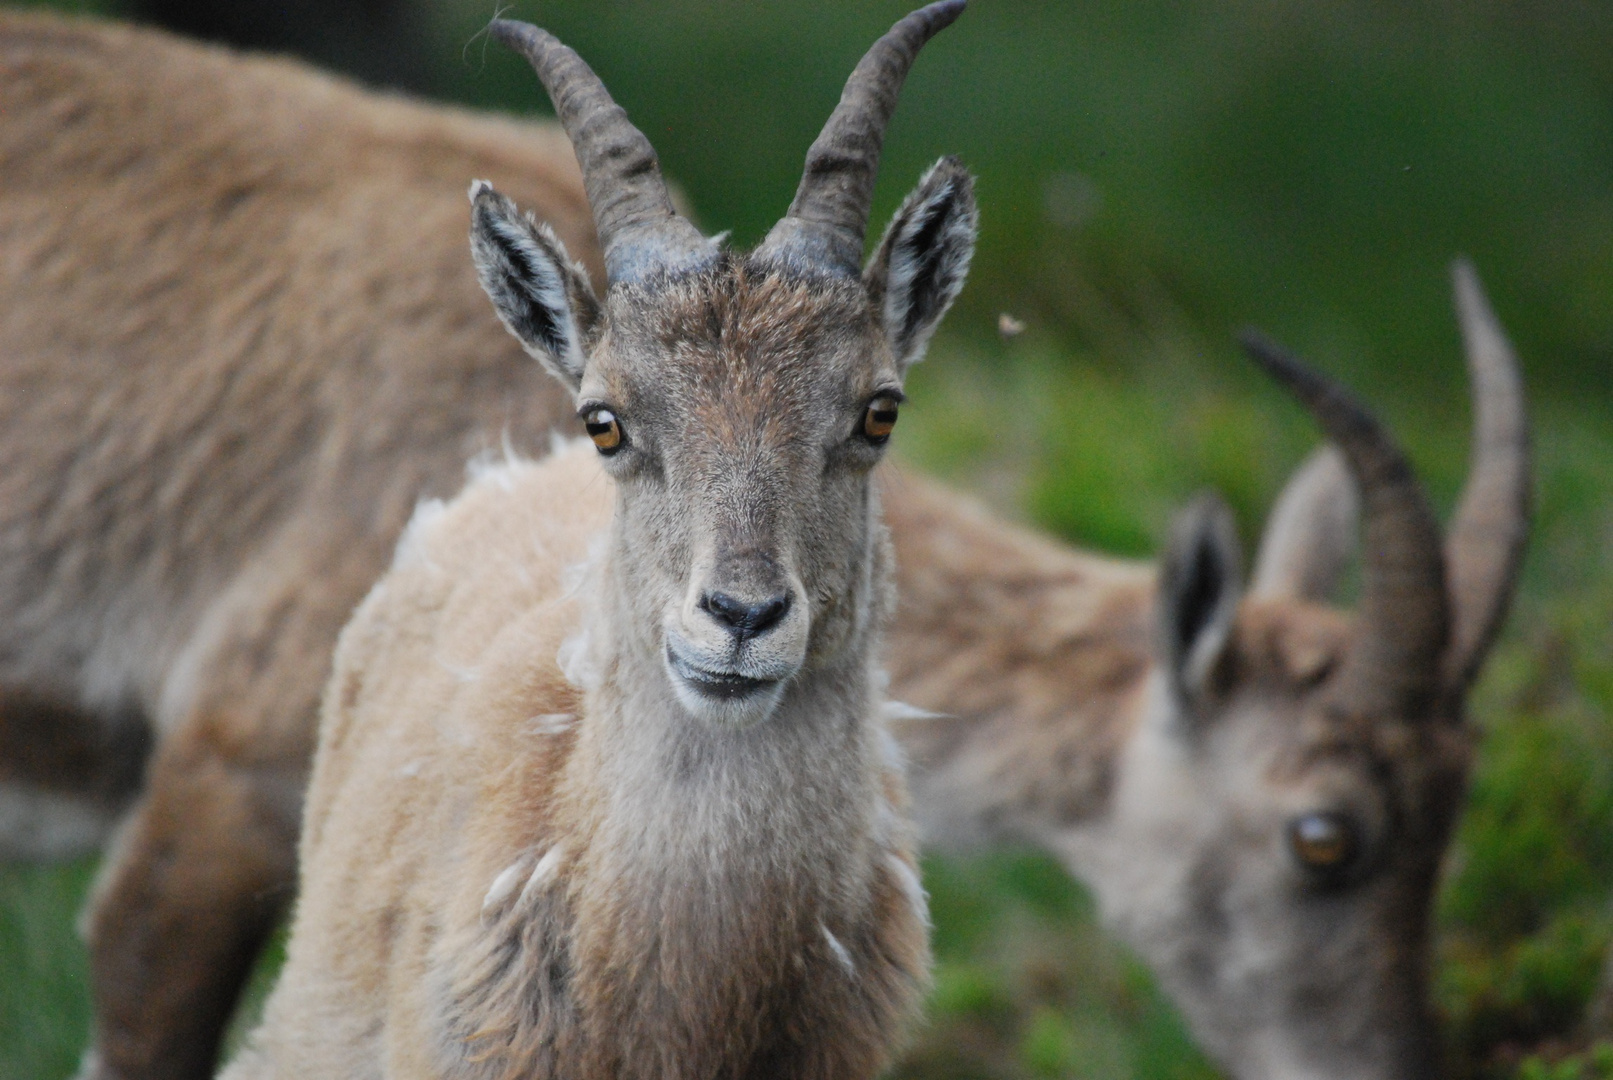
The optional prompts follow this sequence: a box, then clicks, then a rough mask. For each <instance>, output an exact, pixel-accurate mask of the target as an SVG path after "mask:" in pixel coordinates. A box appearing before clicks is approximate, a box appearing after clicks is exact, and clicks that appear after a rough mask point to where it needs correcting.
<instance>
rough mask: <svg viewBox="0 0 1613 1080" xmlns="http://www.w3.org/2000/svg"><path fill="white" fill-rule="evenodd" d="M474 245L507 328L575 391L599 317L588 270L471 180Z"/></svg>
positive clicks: (545, 230) (547, 233)
mask: <svg viewBox="0 0 1613 1080" xmlns="http://www.w3.org/2000/svg"><path fill="white" fill-rule="evenodd" d="M470 201H471V227H470V250H471V257H472V259H473V260H474V261H475V263H476V275H477V277H479V278H480V279H481V282H482V288H483V289H485V290H487V295H488V296H489V297H491V298H492V301H493V308H494V310H496V311H497V312H498V317H499V319H500V320H501V321H502V322H503V323H504V325H505V326H506V327H507V328H508V329H509V331H510V333H512V334H514V335H515V336H516V339H517V340H519V341H520V342H521V344H522V345H523V346H525V347H526V351H527V352H529V353H531V354H532V355H533V356H535V357H537V358H538V360H539V361H541V362H542V364H543V366H544V367H546V368H548V369H549V371H550V373H551V374H553V375H554V376H555V377H556V378H558V379H559V380H560V381H561V382H563V383H565V384H566V386H567V387H569V388H570V389H571V390H572V392H573V393H575V392H576V390H577V388H578V387H579V386H580V385H581V384H582V371H583V366H584V365H585V364H586V363H587V360H588V349H587V342H588V339H589V337H590V335H591V334H592V332H593V330H594V327H595V326H596V325H597V323H598V321H599V316H600V308H599V301H598V300H596V299H595V298H594V291H593V288H592V287H591V286H590V285H589V284H588V274H587V271H585V270H584V269H583V268H582V266H581V265H579V264H577V263H575V262H573V261H572V260H571V257H570V256H569V255H567V254H566V249H565V247H564V246H563V245H562V244H561V243H560V239H559V237H557V236H555V234H554V231H553V230H551V229H550V228H549V226H547V225H545V224H543V223H542V222H539V221H538V220H537V219H535V218H534V217H533V216H532V215H531V214H523V213H521V211H519V210H518V209H516V206H515V203H513V202H511V201H510V200H509V199H507V198H505V197H504V196H503V195H500V194H499V193H498V192H496V191H494V190H493V185H491V184H489V183H488V182H487V181H485V180H478V181H476V182H475V183H473V184H471V188H470Z"/></svg>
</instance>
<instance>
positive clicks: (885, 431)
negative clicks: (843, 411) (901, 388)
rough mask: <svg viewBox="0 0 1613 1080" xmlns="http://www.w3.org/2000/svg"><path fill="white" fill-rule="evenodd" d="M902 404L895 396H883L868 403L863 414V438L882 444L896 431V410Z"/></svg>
mask: <svg viewBox="0 0 1613 1080" xmlns="http://www.w3.org/2000/svg"><path fill="white" fill-rule="evenodd" d="M900 405H901V402H900V401H899V400H898V399H897V397H896V396H895V395H894V394H881V395H879V396H878V397H876V398H875V399H874V400H873V401H870V402H869V403H868V409H867V411H865V412H864V413H863V437H864V438H866V439H867V440H868V441H869V442H871V443H875V444H878V443H882V442H884V441H885V440H886V439H888V438H890V437H891V432H892V431H894V430H895V429H896V410H897V409H898V408H899V407H900Z"/></svg>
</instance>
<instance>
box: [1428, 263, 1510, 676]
mask: <svg viewBox="0 0 1613 1080" xmlns="http://www.w3.org/2000/svg"><path fill="white" fill-rule="evenodd" d="M1451 283H1452V286H1453V287H1454V289H1455V292H1456V314H1457V318H1458V319H1459V320H1460V321H1461V324H1462V340H1463V342H1464V343H1465V345H1466V351H1467V370H1468V378H1469V380H1470V381H1471V382H1472V385H1473V447H1472V450H1471V464H1470V465H1469V468H1468V475H1467V486H1466V488H1465V489H1464V490H1463V492H1462V501H1461V502H1460V503H1459V504H1458V506H1457V510H1456V517H1455V518H1454V519H1453V520H1452V522H1451V528H1450V535H1449V538H1448V539H1447V540H1446V543H1445V558H1446V560H1447V561H1448V562H1449V564H1450V565H1449V574H1450V588H1451V609H1452V610H1451V614H1452V621H1451V647H1450V651H1449V652H1448V653H1447V654H1446V657H1445V669H1444V673H1445V681H1446V685H1447V686H1448V687H1450V688H1451V689H1453V690H1455V691H1457V692H1460V691H1462V690H1464V689H1466V687H1467V685H1468V684H1469V683H1470V682H1472V681H1473V676H1474V675H1475V674H1477V672H1478V669H1479V665H1480V664H1481V663H1482V662H1483V660H1484V654H1485V653H1486V652H1488V651H1489V648H1490V644H1491V642H1492V641H1493V640H1494V638H1495V634H1496V631H1497V630H1498V629H1500V626H1501V621H1502V619H1503V618H1504V617H1505V615H1506V611H1507V605H1508V602H1509V601H1510V600H1511V598H1512V587H1513V585H1514V583H1515V582H1516V581H1517V576H1518V566H1519V564H1520V563H1521V562H1522V561H1523V549H1524V543H1525V541H1526V540H1527V539H1528V538H1529V493H1530V476H1529V471H1530V470H1529V458H1530V454H1529V417H1528V414H1527V411H1526V409H1525V407H1524V398H1523V381H1522V379H1521V378H1520V377H1519V375H1518V361H1517V358H1516V356H1515V355H1514V354H1513V351H1512V346H1511V345H1510V344H1508V342H1507V339H1506V335H1505V334H1504V333H1503V332H1502V330H1501V324H1500V323H1499V322H1498V321H1497V320H1496V317H1495V313H1494V312H1492V311H1491V310H1490V305H1489V302H1488V301H1486V300H1485V298H1484V289H1483V287H1482V286H1481V285H1480V284H1479V275H1478V273H1477V271H1475V270H1474V269H1473V264H1472V263H1470V262H1468V261H1467V260H1466V259H1458V260H1457V261H1456V262H1455V263H1453V264H1452V266H1451Z"/></svg>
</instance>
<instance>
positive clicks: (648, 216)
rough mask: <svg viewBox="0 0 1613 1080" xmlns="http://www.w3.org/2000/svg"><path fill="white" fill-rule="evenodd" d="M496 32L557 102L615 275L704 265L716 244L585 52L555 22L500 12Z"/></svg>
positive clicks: (557, 111)
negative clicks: (546, 24)
mask: <svg viewBox="0 0 1613 1080" xmlns="http://www.w3.org/2000/svg"><path fill="white" fill-rule="evenodd" d="M488 32H489V33H490V34H491V35H492V36H493V37H494V38H495V39H496V40H497V41H499V42H501V43H503V44H505V45H507V46H509V47H510V48H512V49H514V50H515V51H516V52H518V53H520V54H521V55H522V56H525V57H526V58H527V60H528V61H529V62H530V63H531V64H532V67H533V70H535V71H536V72H537V73H538V79H539V80H540V81H542V83H543V88H544V89H545V90H547V91H548V92H549V99H550V100H551V101H553V102H554V111H555V115H556V116H558V117H559V119H560V123H561V125H562V126H563V127H564V128H565V129H566V135H567V136H568V137H569V138H570V139H571V145H572V148H573V149H575V150H576V152H577V164H578V165H580V166H581V167H582V179H583V186H584V187H585V188H587V191H588V203H589V205H590V206H591V207H593V211H594V224H595V225H596V226H597V227H598V229H599V242H600V244H601V246H603V247H604V249H605V274H606V276H607V277H608V278H609V279H610V280H611V281H613V282H614V281H624V280H630V279H632V278H636V277H641V276H643V275H644V274H645V273H646V272H648V271H650V270H654V269H678V268H681V267H684V266H689V265H698V264H699V263H701V262H704V261H705V260H706V259H708V258H710V256H711V255H712V253H713V251H714V249H713V247H712V245H711V244H710V242H709V241H707V240H706V238H705V237H703V236H701V235H700V230H699V229H696V228H695V227H694V226H693V225H692V224H690V223H689V222H688V221H687V220H686V219H684V218H682V217H679V216H678V212H677V211H676V210H675V209H673V207H672V198H671V196H670V195H669V194H668V193H667V188H666V181H665V180H663V179H662V178H661V166H660V163H659V161H657V159H656V156H655V148H654V147H653V146H651V145H650V140H648V139H646V138H645V137H644V133H643V132H641V131H639V129H638V128H636V127H634V126H633V124H632V122H631V121H630V120H628V119H627V113H626V112H625V111H623V109H622V107H621V106H620V105H618V104H616V102H615V101H613V100H611V96H610V93H609V91H607V90H606V89H605V84H604V83H602V82H600V81H599V76H598V75H595V74H594V72H593V69H592V68H590V67H589V66H588V65H587V64H585V63H584V62H583V59H582V57H580V56H578V55H577V53H576V52H575V51H574V50H573V49H571V48H570V47H569V46H567V45H564V44H562V43H561V42H560V40H559V39H558V38H556V37H555V36H554V35H553V34H551V33H549V32H548V31H547V30H542V29H539V28H538V27H536V26H532V25H531V24H529V23H524V22H515V21H513V20H510V19H494V20H493V23H492V25H491V26H490V27H489V28H488Z"/></svg>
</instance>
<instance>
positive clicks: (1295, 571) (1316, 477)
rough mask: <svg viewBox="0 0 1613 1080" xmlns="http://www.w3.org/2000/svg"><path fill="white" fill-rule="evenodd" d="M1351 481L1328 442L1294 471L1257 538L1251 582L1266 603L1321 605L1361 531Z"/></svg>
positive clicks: (1253, 591) (1341, 459)
mask: <svg viewBox="0 0 1613 1080" xmlns="http://www.w3.org/2000/svg"><path fill="white" fill-rule="evenodd" d="M1360 518H1361V511H1360V499H1359V497H1358V496H1357V494H1356V490H1355V478H1354V477H1352V476H1351V475H1350V468H1349V466H1348V465H1346V464H1345V463H1344V455H1343V454H1342V453H1340V452H1339V449H1338V447H1336V446H1334V445H1333V444H1331V443H1329V444H1328V445H1326V446H1323V447H1322V448H1321V449H1319V450H1316V451H1314V452H1312V454H1311V456H1310V457H1308V458H1306V459H1305V463H1304V464H1303V465H1301V466H1300V467H1299V468H1298V469H1295V470H1294V475H1293V476H1292V477H1290V478H1289V480H1288V483H1287V485H1286V486H1284V488H1283V492H1282V494H1281V495H1279V496H1278V497H1277V504H1276V505H1275V506H1274V507H1272V510H1271V517H1269V518H1267V519H1266V531H1265V533H1264V534H1262V536H1261V537H1260V553H1259V554H1258V555H1256V556H1255V572H1254V584H1253V585H1251V586H1250V589H1249V592H1250V594H1251V595H1253V596H1259V597H1262V598H1266V599H1285V598H1291V599H1295V600H1313V601H1318V602H1320V601H1326V600H1328V599H1331V598H1332V596H1333V591H1334V590H1335V589H1336V588H1337V587H1338V583H1339V578H1340V577H1342V576H1343V574H1344V568H1345V567H1346V566H1347V565H1349V562H1350V556H1351V555H1353V554H1354V553H1355V544H1356V534H1357V532H1358V531H1359V530H1360V527H1361V520H1360Z"/></svg>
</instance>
